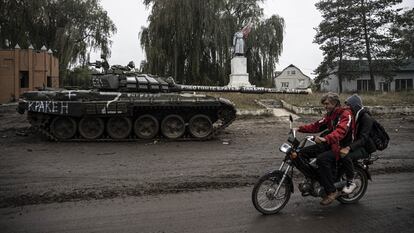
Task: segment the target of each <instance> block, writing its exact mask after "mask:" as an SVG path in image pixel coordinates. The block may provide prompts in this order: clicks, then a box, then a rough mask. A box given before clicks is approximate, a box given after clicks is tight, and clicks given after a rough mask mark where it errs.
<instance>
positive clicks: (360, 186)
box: [336, 167, 368, 204]
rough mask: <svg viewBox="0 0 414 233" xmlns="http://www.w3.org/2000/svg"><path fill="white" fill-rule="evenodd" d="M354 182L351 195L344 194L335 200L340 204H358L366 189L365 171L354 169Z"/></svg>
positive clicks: (366, 178)
mask: <svg viewBox="0 0 414 233" xmlns="http://www.w3.org/2000/svg"><path fill="white" fill-rule="evenodd" d="M354 182H355V184H356V185H357V187H356V188H355V190H354V192H352V193H351V194H344V195H342V196H340V197H338V198H337V199H336V200H338V201H339V202H341V203H342V204H352V203H356V202H358V201H359V200H360V199H361V198H362V197H363V196H364V195H365V192H366V191H367V188H368V177H367V174H366V173H365V171H364V170H363V169H362V168H360V167H355V177H354Z"/></svg>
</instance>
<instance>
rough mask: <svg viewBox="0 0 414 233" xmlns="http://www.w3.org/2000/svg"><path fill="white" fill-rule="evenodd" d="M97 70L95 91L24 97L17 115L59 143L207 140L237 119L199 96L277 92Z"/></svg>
mask: <svg viewBox="0 0 414 233" xmlns="http://www.w3.org/2000/svg"><path fill="white" fill-rule="evenodd" d="M94 65H95V66H96V67H98V68H99V67H101V66H103V67H104V70H105V71H104V72H101V73H96V74H93V75H92V86H93V88H94V89H92V90H39V91H29V92H25V93H23V94H22V96H21V97H20V100H19V105H18V112H19V113H21V114H24V113H25V112H27V117H28V121H29V123H30V124H31V126H32V127H33V128H35V129H37V130H38V131H40V132H41V133H43V134H44V135H46V136H47V137H48V138H49V139H51V140H55V141H108V140H109V141H111V140H139V139H153V138H166V139H177V140H206V139H209V138H211V137H213V136H215V135H217V133H219V132H220V131H221V130H223V129H224V128H226V127H227V126H229V125H230V124H231V123H232V122H233V121H234V120H235V118H236V109H235V106H234V104H233V103H232V102H230V101H229V100H227V99H224V98H217V97H211V96H207V95H203V94H196V93H195V92H242V93H276V92H278V91H277V90H275V89H272V88H256V87H241V88H237V87H220V86H193V85H180V84H176V83H175V82H174V80H173V79H172V78H160V77H157V76H152V75H148V74H140V73H138V72H135V71H134V68H133V66H132V65H128V66H126V67H124V66H119V65H118V66H112V67H111V68H109V66H108V65H107V63H106V62H105V63H103V64H102V63H100V62H97V63H94ZM188 92H192V93H188ZM295 93H300V92H295Z"/></svg>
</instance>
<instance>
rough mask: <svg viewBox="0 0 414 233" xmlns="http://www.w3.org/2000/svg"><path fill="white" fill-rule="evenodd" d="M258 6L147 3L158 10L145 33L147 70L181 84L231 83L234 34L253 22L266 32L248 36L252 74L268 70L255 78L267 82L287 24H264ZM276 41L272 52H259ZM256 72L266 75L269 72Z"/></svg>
mask: <svg viewBox="0 0 414 233" xmlns="http://www.w3.org/2000/svg"><path fill="white" fill-rule="evenodd" d="M258 2H260V1H258V0H244V1H235V0H225V1H223V0H210V1H201V0H145V1H144V4H145V5H146V6H147V7H151V9H152V10H151V14H150V16H149V18H148V21H149V25H148V27H146V28H142V30H141V32H140V42H141V46H142V47H143V48H144V49H145V52H146V56H147V61H146V62H145V63H143V71H145V72H148V73H154V74H158V75H162V76H173V77H174V78H175V79H176V80H177V81H178V82H180V83H193V84H196V83H197V84H213V85H223V84H226V83H227V82H228V74H229V73H230V59H231V45H232V38H233V34H234V33H235V31H237V30H240V29H241V28H242V26H244V25H246V24H247V23H248V22H253V23H254V24H255V25H257V30H262V31H263V33H264V34H262V35H261V36H259V35H260V34H255V33H254V31H255V30H256V29H255V30H253V32H252V33H251V34H250V36H249V38H248V42H247V44H248V45H247V46H248V49H247V55H248V72H249V73H255V72H254V71H252V70H253V69H254V68H255V67H258V66H260V67H263V70H266V74H265V76H260V77H257V76H256V75H255V76H252V77H253V80H252V81H253V83H255V82H256V81H258V80H262V79H267V78H268V77H269V76H271V74H269V73H271V72H272V71H273V70H274V68H275V62H276V61H277V57H278V56H279V55H280V52H281V48H282V43H281V41H282V40H283V20H282V19H281V18H280V17H276V16H275V17H274V18H271V19H269V20H267V21H262V20H261V17H262V16H263V10H262V9H261V8H260V7H259V5H258ZM261 27H266V29H268V30H264V29H260V28H261ZM272 27H273V28H272ZM281 28H282V29H281ZM272 33H273V34H272ZM275 33H278V34H277V35H276V34H275ZM272 35H273V37H272ZM251 38H257V39H260V41H256V40H253V39H251ZM266 39H267V41H264V40H266ZM270 40H272V41H270ZM271 43H272V45H275V47H273V48H272V50H266V51H265V49H264V48H263V49H262V48H260V49H258V47H260V45H263V44H265V45H266V46H269V44H271ZM264 55H265V56H267V57H266V58H264V57H263V56H264ZM260 62H262V63H260ZM263 62H265V63H263ZM255 74H259V75H263V72H256V73H255Z"/></svg>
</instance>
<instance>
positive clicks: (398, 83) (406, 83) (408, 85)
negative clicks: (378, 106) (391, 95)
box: [395, 79, 413, 91]
mask: <svg viewBox="0 0 414 233" xmlns="http://www.w3.org/2000/svg"><path fill="white" fill-rule="evenodd" d="M411 89H413V80H412V79H396V80H395V90H396V91H406V90H411Z"/></svg>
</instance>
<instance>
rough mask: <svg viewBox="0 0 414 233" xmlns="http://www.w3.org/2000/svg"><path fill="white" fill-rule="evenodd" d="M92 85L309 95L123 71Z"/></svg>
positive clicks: (97, 79) (115, 88)
mask: <svg viewBox="0 0 414 233" xmlns="http://www.w3.org/2000/svg"><path fill="white" fill-rule="evenodd" d="M92 84H93V86H94V87H95V88H97V89H99V90H106V91H125V92H151V93H159V92H162V93H168V92H185V91H192V92H194V91H196V92H239V93H255V94H264V93H289V94H308V91H307V90H296V89H289V90H278V89H276V88H266V87H232V86H200V85H183V84H177V83H175V82H174V80H173V79H172V78H160V77H157V76H152V75H147V74H137V73H134V72H126V71H121V73H119V74H118V73H115V74H108V73H107V74H105V75H99V76H95V77H93V78H92Z"/></svg>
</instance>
